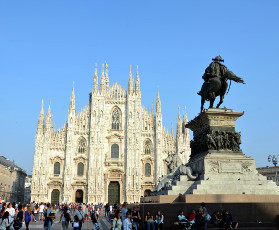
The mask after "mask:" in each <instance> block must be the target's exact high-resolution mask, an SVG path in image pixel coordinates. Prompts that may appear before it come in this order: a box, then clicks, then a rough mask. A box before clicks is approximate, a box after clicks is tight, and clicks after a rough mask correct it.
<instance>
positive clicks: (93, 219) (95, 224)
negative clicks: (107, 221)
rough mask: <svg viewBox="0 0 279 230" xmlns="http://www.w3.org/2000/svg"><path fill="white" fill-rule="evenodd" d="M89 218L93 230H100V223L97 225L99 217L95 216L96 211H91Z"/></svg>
mask: <svg viewBox="0 0 279 230" xmlns="http://www.w3.org/2000/svg"><path fill="white" fill-rule="evenodd" d="M90 218H91V220H92V223H93V229H100V223H98V220H99V216H98V215H97V210H95V211H91V215H90Z"/></svg>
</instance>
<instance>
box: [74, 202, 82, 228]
mask: <svg viewBox="0 0 279 230" xmlns="http://www.w3.org/2000/svg"><path fill="white" fill-rule="evenodd" d="M74 216H77V217H78V219H79V227H78V230H80V229H81V227H82V223H84V212H83V211H82V207H81V206H78V209H77V210H75V212H74Z"/></svg>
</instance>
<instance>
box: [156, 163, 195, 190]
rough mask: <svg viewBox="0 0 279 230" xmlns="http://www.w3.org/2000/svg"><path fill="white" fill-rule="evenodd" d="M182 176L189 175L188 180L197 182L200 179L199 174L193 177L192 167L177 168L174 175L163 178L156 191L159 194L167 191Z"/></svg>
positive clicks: (181, 166) (170, 174)
mask: <svg viewBox="0 0 279 230" xmlns="http://www.w3.org/2000/svg"><path fill="white" fill-rule="evenodd" d="M180 175H187V176H188V180H191V181H192V180H196V179H197V178H198V174H197V173H196V174H194V175H193V171H192V169H191V167H187V166H186V165H183V164H182V165H180V166H179V167H177V168H176V170H175V171H174V172H173V173H169V174H168V175H166V176H165V177H163V178H161V179H160V180H159V182H158V185H157V186H156V191H157V192H159V191H161V190H162V189H167V188H168V187H169V186H171V185H172V184H173V182H175V181H177V180H179V178H180Z"/></svg>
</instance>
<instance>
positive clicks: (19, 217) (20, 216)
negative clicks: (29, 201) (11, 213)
mask: <svg viewBox="0 0 279 230" xmlns="http://www.w3.org/2000/svg"><path fill="white" fill-rule="evenodd" d="M23 216H24V214H23V211H22V205H21V204H19V205H18V211H17V214H16V216H15V221H14V225H13V226H14V229H20V228H21V227H22V221H23Z"/></svg>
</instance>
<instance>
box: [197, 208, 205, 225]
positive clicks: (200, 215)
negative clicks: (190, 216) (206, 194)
mask: <svg viewBox="0 0 279 230" xmlns="http://www.w3.org/2000/svg"><path fill="white" fill-rule="evenodd" d="M195 222H196V227H197V230H204V229H205V219H204V216H203V208H202V207H200V208H199V209H198V212H197V214H196V220H195Z"/></svg>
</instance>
